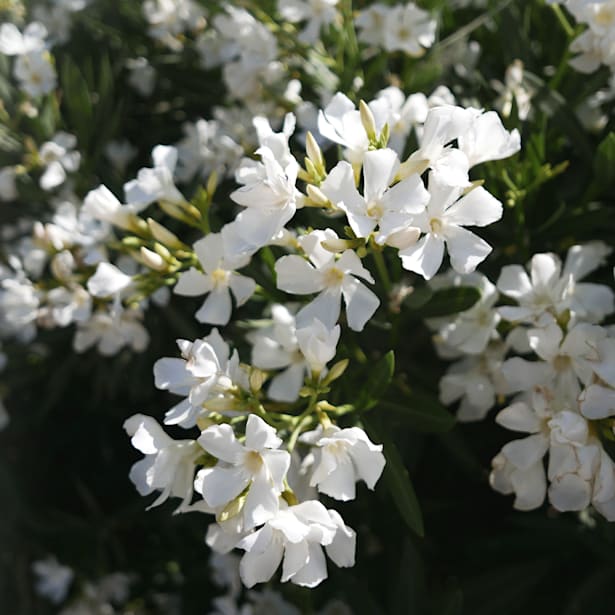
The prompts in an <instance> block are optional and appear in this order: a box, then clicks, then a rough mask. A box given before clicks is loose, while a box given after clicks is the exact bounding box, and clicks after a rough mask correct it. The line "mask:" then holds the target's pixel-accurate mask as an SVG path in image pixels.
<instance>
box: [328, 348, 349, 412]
mask: <svg viewBox="0 0 615 615" xmlns="http://www.w3.org/2000/svg"><path fill="white" fill-rule="evenodd" d="M349 362H350V361H349V360H348V359H342V360H341V361H338V362H337V363H336V364H335V365H334V366H333V367H332V368H331V369H330V370H329V373H328V374H327V376H326V377H325V379H324V381H323V384H330V383H331V382H333V381H334V380H337V379H338V378H340V377H341V376H342V374H343V373H344V372H345V371H346V368H347V367H348V363H349ZM321 403H322V402H321ZM325 403H326V402H325ZM329 406H331V405H330V404H329ZM322 409H323V410H326V409H329V410H335V407H334V406H331V407H330V408H326V407H325V406H322Z"/></svg>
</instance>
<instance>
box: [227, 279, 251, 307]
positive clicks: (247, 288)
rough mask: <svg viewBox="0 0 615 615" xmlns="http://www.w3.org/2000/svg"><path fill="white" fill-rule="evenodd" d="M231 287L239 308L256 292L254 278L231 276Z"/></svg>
mask: <svg viewBox="0 0 615 615" xmlns="http://www.w3.org/2000/svg"><path fill="white" fill-rule="evenodd" d="M229 286H230V287H231V291H232V293H233V295H235V301H236V303H237V306H238V307H239V306H240V305H243V304H244V303H245V302H246V301H247V300H248V299H249V298H250V297H251V296H252V295H253V294H254V291H255V290H256V282H255V281H254V280H253V279H252V278H248V277H247V276H245V275H239V274H232V275H231V278H230V280H229Z"/></svg>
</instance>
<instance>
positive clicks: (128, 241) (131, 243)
mask: <svg viewBox="0 0 615 615" xmlns="http://www.w3.org/2000/svg"><path fill="white" fill-rule="evenodd" d="M122 245H124V246H126V247H127V248H140V247H141V246H142V245H143V240H142V239H140V238H139V237H135V236H134V235H129V236H127V237H122Z"/></svg>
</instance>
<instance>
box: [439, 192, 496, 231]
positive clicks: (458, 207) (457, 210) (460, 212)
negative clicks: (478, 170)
mask: <svg viewBox="0 0 615 615" xmlns="http://www.w3.org/2000/svg"><path fill="white" fill-rule="evenodd" d="M501 217H502V203H500V201H498V200H497V199H496V198H495V197H494V196H493V195H491V194H489V192H487V191H486V190H485V189H484V188H483V187H481V186H479V187H478V188H474V190H472V191H471V192H470V193H469V194H467V195H466V196H464V197H462V198H460V199H459V200H458V201H457V202H456V203H453V204H452V205H451V206H450V207H449V208H448V209H447V210H446V221H447V222H449V223H451V224H456V225H459V226H487V225H488V224H492V223H493V222H496V221H497V220H499V219H500V218H501Z"/></svg>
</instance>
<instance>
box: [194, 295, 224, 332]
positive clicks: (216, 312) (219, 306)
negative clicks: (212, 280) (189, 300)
mask: <svg viewBox="0 0 615 615" xmlns="http://www.w3.org/2000/svg"><path fill="white" fill-rule="evenodd" d="M232 311H233V306H232V304H231V295H230V292H229V290H228V288H221V289H217V290H214V291H213V292H211V293H209V295H208V296H207V299H205V302H204V303H203V305H202V306H201V307H200V309H199V310H198V312H197V313H196V314H195V315H194V316H195V318H196V319H197V320H198V321H199V322H206V323H208V324H210V325H226V324H228V321H229V320H230V319H231V313H232Z"/></svg>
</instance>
